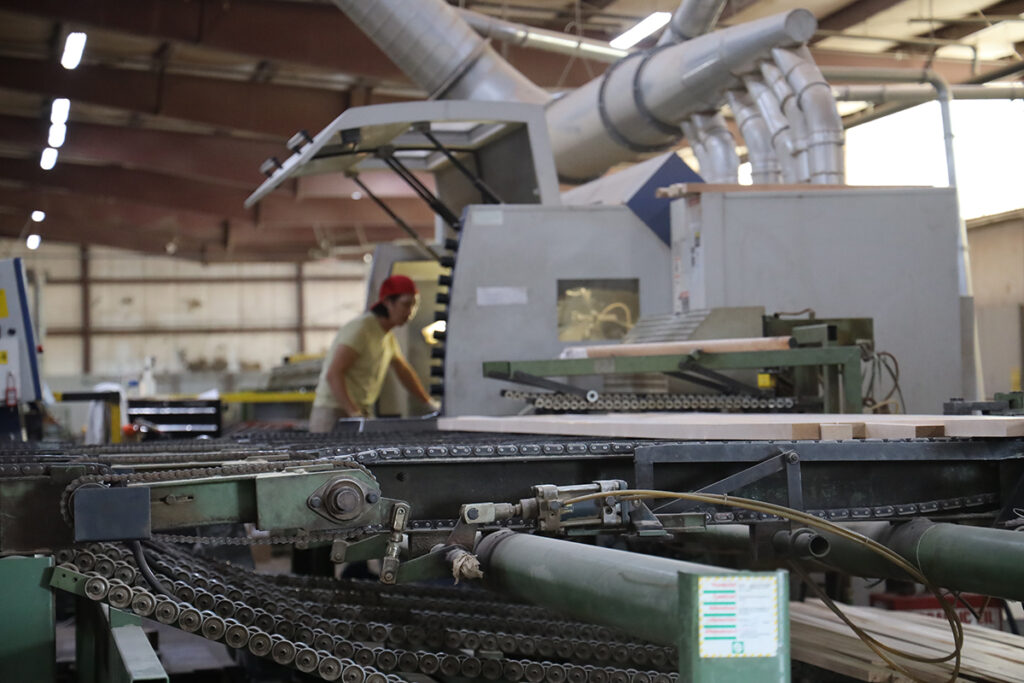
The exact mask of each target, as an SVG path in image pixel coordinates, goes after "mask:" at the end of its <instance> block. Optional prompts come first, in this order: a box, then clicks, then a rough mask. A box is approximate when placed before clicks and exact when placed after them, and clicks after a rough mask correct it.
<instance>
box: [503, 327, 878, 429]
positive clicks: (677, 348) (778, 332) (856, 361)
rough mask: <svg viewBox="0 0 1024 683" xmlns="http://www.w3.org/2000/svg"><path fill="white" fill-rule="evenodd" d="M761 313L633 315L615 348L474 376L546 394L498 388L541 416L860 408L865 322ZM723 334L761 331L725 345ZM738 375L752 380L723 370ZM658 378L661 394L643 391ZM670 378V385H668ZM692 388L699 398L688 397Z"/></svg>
mask: <svg viewBox="0 0 1024 683" xmlns="http://www.w3.org/2000/svg"><path fill="white" fill-rule="evenodd" d="M763 313H764V310H763V309H758V308H756V307H748V308H738V309H715V310H713V311H700V312H693V313H690V314H688V315H686V316H676V315H670V316H662V317H659V318H656V319H641V320H640V321H639V322H638V323H637V325H636V327H634V328H633V329H631V330H630V331H629V332H628V333H627V335H626V336H625V337H624V338H623V342H624V343H621V344H608V345H598V346H577V347H568V348H566V349H565V350H564V351H563V352H562V354H561V356H562V357H561V358H559V359H551V360H536V361H511V362H505V361H492V362H487V363H484V367H483V373H484V375H485V376H487V377H489V378H492V379H498V380H504V381H508V382H513V383H516V384H520V385H524V386H526V387H531V388H538V389H542V390H546V391H544V392H524V391H516V390H504V391H503V392H502V395H503V396H504V397H505V398H509V399H513V400H525V401H527V403H529V404H530V405H532V406H533V407H535V408H537V409H541V410H552V411H561V412H566V411H569V412H588V411H609V410H613V411H616V412H621V411H651V410H662V411H680V410H731V411H740V410H746V411H780V410H791V411H792V410H795V411H798V412H825V413H838V412H848V413H860V412H862V409H863V402H862V397H861V391H862V386H863V381H862V376H861V364H862V361H863V360H865V359H871V358H872V357H873V356H874V348H873V340H872V333H871V328H872V325H871V321H870V320H856V319H853V320H818V319H813V318H812V319H810V320H792V319H783V318H781V317H779V316H764V315H763ZM724 330H734V331H735V333H741V332H746V333H752V332H756V333H763V334H757V335H756V336H754V335H752V336H749V337H738V338H731V339H730V338H724V337H725V335H724V334H722V332H723V331H724ZM743 369H753V370H754V371H755V372H754V373H746V374H747V375H751V374H753V375H754V376H753V377H736V376H735V373H732V374H730V373H729V371H730V370H743ZM623 375H625V376H627V377H628V378H629V383H631V384H635V383H636V382H637V381H638V380H637V376H638V375H639V376H640V377H641V378H642V380H640V381H642V382H644V383H645V384H646V385H647V389H648V391H647V392H645V393H636V392H629V391H623V390H622V388H621V382H616V381H615V380H616V378H618V377H621V376H623ZM553 376H558V377H565V378H567V380H558V381H556V380H553V379H550V378H551V377H553ZM595 376H596V377H600V378H601V379H602V380H603V385H604V386H603V387H602V389H601V390H599V389H596V388H588V387H586V386H581V385H580V384H571V383H569V381H568V378H574V379H575V378H578V377H595ZM652 376H653V377H652ZM659 377H660V378H662V379H663V384H662V386H661V387H658V389H660V390H658V391H651V388H652V385H653V384H654V382H655V381H656V378H659ZM751 379H752V380H753V381H751ZM670 380H675V381H674V383H673V384H674V385H677V386H674V387H673V388H672V389H670V388H669V381H670ZM679 386H681V387H683V388H682V389H681V390H680V389H679V388H677V387H679ZM694 389H697V390H703V393H688V391H689V392H692V391H693V390H694Z"/></svg>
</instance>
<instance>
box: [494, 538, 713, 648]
mask: <svg viewBox="0 0 1024 683" xmlns="http://www.w3.org/2000/svg"><path fill="white" fill-rule="evenodd" d="M477 556H478V557H479V559H480V566H481V568H482V569H483V572H484V583H485V584H486V585H487V586H488V587H489V588H493V589H495V590H497V591H500V592H501V593H502V594H504V595H513V596H515V597H518V598H521V599H524V600H528V601H530V602H533V603H536V604H538V605H544V606H546V607H549V608H551V609H554V610H557V611H559V612H562V613H564V614H567V615H570V616H572V617H574V618H576V619H582V620H584V621H589V622H592V623H598V624H605V625H607V626H612V627H615V628H621V629H624V630H625V631H626V632H628V633H630V634H632V635H635V636H637V637H638V638H643V639H644V640H648V641H650V642H652V643H658V644H661V645H673V646H674V645H676V644H677V641H678V637H679V626H680V625H679V607H680V606H679V589H678V586H679V573H680V572H684V573H688V574H722V573H723V571H726V572H727V571H728V570H723V569H722V568H721V567H713V566H710V565H704V564H695V563H692V562H681V561H679V560H670V559H667V558H664V557H654V556H650V555H638V554H636V553H630V552H625V551H622V550H612V549H609V548H599V547H596V546H591V545H584V544H582V543H574V542H572V541H562V540H556V539H553V538H545V537H543V536H533V535H530V534H522V533H516V532H513V531H509V530H506V531H499V532H497V533H493V534H491V535H489V536H487V537H486V538H484V539H483V541H481V542H480V545H479V546H478V548H477Z"/></svg>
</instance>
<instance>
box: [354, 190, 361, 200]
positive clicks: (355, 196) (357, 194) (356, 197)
mask: <svg viewBox="0 0 1024 683" xmlns="http://www.w3.org/2000/svg"><path fill="white" fill-rule="evenodd" d="M362 198H363V193H362V192H360V191H359V190H356V191H355V192H353V193H352V199H356V200H358V199H362Z"/></svg>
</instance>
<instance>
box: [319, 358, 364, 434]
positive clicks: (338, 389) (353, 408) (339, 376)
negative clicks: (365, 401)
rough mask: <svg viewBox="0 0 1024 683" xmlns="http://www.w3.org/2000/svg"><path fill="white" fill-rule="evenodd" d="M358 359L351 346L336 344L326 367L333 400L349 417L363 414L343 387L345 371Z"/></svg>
mask: <svg viewBox="0 0 1024 683" xmlns="http://www.w3.org/2000/svg"><path fill="white" fill-rule="evenodd" d="M358 359H359V352H358V351H356V350H355V349H353V348H352V347H351V346H345V345H344V344H338V347H337V349H336V350H335V351H334V356H333V357H332V358H331V364H330V366H329V367H328V368H327V384H328V386H330V387H331V393H332V394H334V398H335V400H336V401H337V402H338V404H339V405H340V406H341V412H343V413H345V414H346V415H348V416H349V417H358V416H360V415H363V410H362V408H360V407H359V406H357V405H356V404H355V403H354V402H353V401H352V397H351V396H349V395H348V388H346V387H345V373H346V372H348V371H349V369H350V368H351V367H352V366H353V365H355V362H356V360H358Z"/></svg>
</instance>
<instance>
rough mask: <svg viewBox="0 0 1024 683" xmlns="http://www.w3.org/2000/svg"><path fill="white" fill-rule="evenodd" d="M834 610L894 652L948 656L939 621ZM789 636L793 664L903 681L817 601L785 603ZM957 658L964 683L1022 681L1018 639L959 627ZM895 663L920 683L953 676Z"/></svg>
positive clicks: (948, 666) (948, 670) (948, 642)
mask: <svg viewBox="0 0 1024 683" xmlns="http://www.w3.org/2000/svg"><path fill="white" fill-rule="evenodd" d="M840 607H841V608H842V610H843V611H844V612H845V613H846V614H847V616H848V617H850V618H851V619H852V620H853V621H854V623H856V624H857V625H859V626H860V627H861V628H863V629H864V630H865V631H867V632H868V633H870V634H871V635H873V636H874V637H876V638H878V639H879V640H881V641H882V642H884V643H886V644H888V645H891V646H894V647H896V648H898V649H900V650H904V651H907V652H911V653H913V654H915V655H918V656H921V657H932V658H933V657H941V656H943V655H946V654H948V653H949V652H951V651H952V647H953V638H952V635H951V633H950V629H949V625H948V624H947V623H946V621H945V620H943V619H935V618H932V617H927V616H924V615H920V614H912V613H907V612H890V611H886V610H880V609H874V608H870V607H852V606H849V605H841V606H840ZM790 632H791V648H792V656H793V658H794V659H796V660H799V661H803V662H807V663H808V664H813V665H814V666H818V667H821V668H825V669H828V670H831V671H835V672H837V673H841V674H843V675H846V676H850V677H852V678H856V679H858V680H862V681H889V680H892V681H905V680H908V679H907V678H906V677H904V676H903V675H902V674H899V673H897V672H896V671H894V670H893V669H891V668H889V666H888V665H887V664H886V663H885V662H884V661H883V660H881V658H880V657H878V655H876V654H875V653H874V652H872V651H871V650H870V649H869V648H868V647H867V646H866V645H864V643H862V642H861V641H860V639H858V638H857V636H856V635H855V634H854V633H853V631H851V630H850V629H849V627H847V626H846V624H844V623H842V622H841V621H840V620H839V618H838V617H836V616H835V614H833V613H832V611H831V610H829V609H828V608H827V607H825V605H823V604H822V603H821V602H819V601H817V600H808V601H806V602H802V603H800V602H793V603H790ZM961 657H962V663H961V669H960V674H961V676H963V677H970V680H985V681H1006V682H1010V681H1024V637H1021V636H1015V635H1012V634H1009V633H1003V632H1001V631H996V630H993V629H988V628H983V627H980V626H975V625H971V624H964V646H963V649H962V651H961ZM896 661H897V662H899V663H900V664H901V665H903V666H905V667H906V668H907V669H909V670H911V671H912V672H913V673H914V677H915V678H916V679H918V680H922V681H936V682H938V681H947V680H949V677H950V675H951V674H952V671H953V665H952V662H942V663H935V664H925V663H920V662H913V661H911V660H907V659H902V658H896ZM957 680H965V678H960V677H958V678H957Z"/></svg>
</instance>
